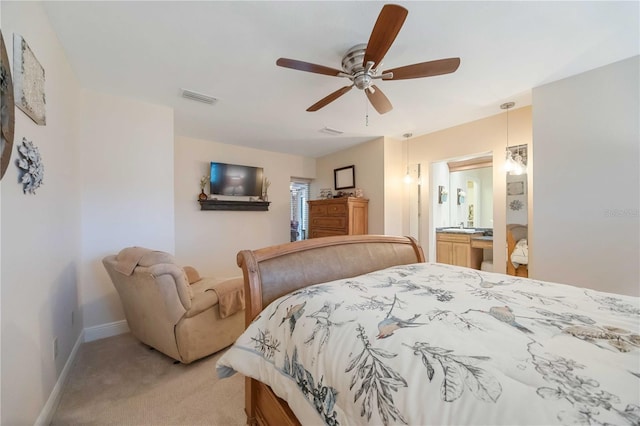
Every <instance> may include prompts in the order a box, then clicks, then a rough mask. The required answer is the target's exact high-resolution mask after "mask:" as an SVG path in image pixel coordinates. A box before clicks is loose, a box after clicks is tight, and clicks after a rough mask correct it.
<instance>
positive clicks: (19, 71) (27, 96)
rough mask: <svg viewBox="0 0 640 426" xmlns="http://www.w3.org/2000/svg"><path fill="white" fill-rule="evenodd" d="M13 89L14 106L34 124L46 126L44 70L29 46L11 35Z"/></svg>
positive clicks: (20, 38) (16, 36)
mask: <svg viewBox="0 0 640 426" xmlns="http://www.w3.org/2000/svg"><path fill="white" fill-rule="evenodd" d="M13 68H14V73H13V74H14V76H13V87H14V94H15V104H16V106H17V107H18V108H20V109H21V110H22V112H24V113H25V114H27V115H28V116H29V118H31V119H32V120H33V121H35V122H36V124H39V125H40V126H44V125H46V124H47V117H46V108H45V107H46V101H45V93H44V82H45V79H44V68H42V65H40V62H38V59H36V56H35V55H34V54H33V52H32V51H31V48H29V45H28V44H27V42H26V41H25V39H23V38H22V36H20V35H18V34H15V33H14V34H13Z"/></svg>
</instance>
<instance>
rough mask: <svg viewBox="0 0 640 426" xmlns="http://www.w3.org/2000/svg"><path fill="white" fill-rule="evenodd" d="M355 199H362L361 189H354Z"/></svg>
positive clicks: (362, 192)
mask: <svg viewBox="0 0 640 426" xmlns="http://www.w3.org/2000/svg"><path fill="white" fill-rule="evenodd" d="M356 197H357V198H364V191H363V190H362V188H356Z"/></svg>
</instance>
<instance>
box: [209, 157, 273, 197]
mask: <svg viewBox="0 0 640 426" xmlns="http://www.w3.org/2000/svg"><path fill="white" fill-rule="evenodd" d="M263 175H264V172H263V170H262V167H251V166H241V165H238V164H226V163H215V162H211V172H210V174H209V176H211V181H210V184H211V195H237V196H247V197H259V196H261V195H262V180H263Z"/></svg>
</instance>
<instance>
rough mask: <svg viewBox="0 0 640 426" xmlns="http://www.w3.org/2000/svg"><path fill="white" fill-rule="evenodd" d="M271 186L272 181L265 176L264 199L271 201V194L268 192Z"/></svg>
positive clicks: (263, 185) (263, 184)
mask: <svg viewBox="0 0 640 426" xmlns="http://www.w3.org/2000/svg"><path fill="white" fill-rule="evenodd" d="M270 186H271V181H270V180H269V179H267V178H266V177H265V178H264V181H263V183H262V201H269V194H268V193H267V192H268V191H269V187H270Z"/></svg>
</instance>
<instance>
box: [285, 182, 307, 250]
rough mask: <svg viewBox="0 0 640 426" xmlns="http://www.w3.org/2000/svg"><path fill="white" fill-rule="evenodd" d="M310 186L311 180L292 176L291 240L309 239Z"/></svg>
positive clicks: (290, 185) (290, 189) (290, 187)
mask: <svg viewBox="0 0 640 426" xmlns="http://www.w3.org/2000/svg"><path fill="white" fill-rule="evenodd" d="M309 186H310V181H308V180H306V179H300V178H291V183H290V184H289V192H290V196H291V241H300V240H306V239H307V229H308V228H309V206H308V205H307V201H308V200H309Z"/></svg>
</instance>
